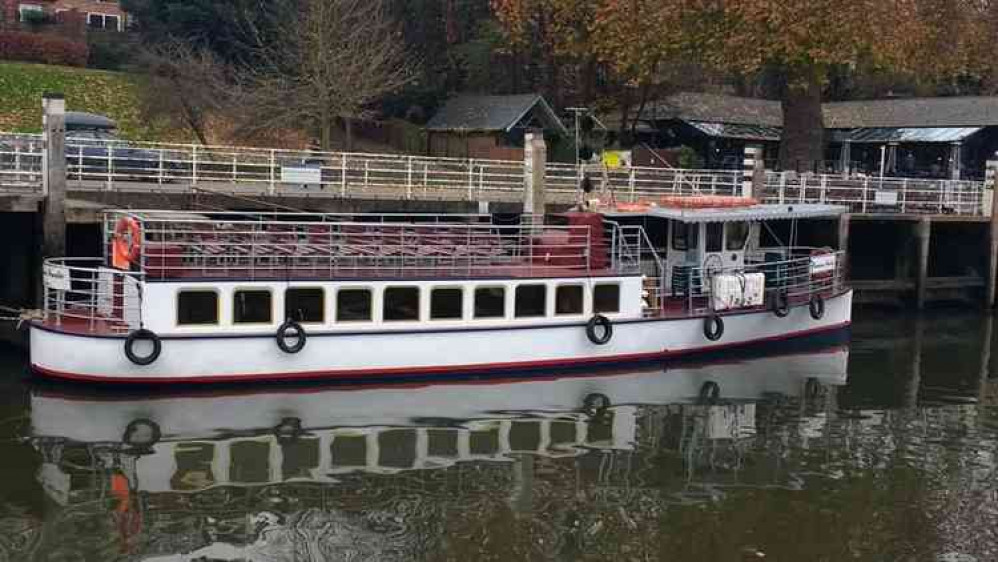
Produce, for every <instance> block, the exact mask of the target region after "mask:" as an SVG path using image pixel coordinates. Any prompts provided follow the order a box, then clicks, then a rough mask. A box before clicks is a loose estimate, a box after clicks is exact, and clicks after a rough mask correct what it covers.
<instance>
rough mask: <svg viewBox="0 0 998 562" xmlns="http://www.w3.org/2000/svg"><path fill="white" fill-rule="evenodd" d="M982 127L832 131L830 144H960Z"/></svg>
mask: <svg viewBox="0 0 998 562" xmlns="http://www.w3.org/2000/svg"><path fill="white" fill-rule="evenodd" d="M981 129H983V127H866V128H860V129H834V130H832V131H831V139H830V140H831V141H832V142H845V141H849V142H852V143H856V144H864V143H865V144H884V143H892V142H893V143H910V142H924V143H947V142H961V141H963V140H964V139H966V138H968V137H970V136H973V135H975V134H977V133H979V132H980V131H981Z"/></svg>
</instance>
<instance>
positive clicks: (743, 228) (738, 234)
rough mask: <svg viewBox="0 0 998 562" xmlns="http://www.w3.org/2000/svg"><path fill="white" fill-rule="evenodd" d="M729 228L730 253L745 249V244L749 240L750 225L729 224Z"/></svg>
mask: <svg viewBox="0 0 998 562" xmlns="http://www.w3.org/2000/svg"><path fill="white" fill-rule="evenodd" d="M725 228H727V229H728V230H727V241H726V246H727V249H728V251H731V252H735V251H738V250H743V249H745V242H746V241H747V240H748V235H749V223H747V222H729V223H728V226H727V227H725Z"/></svg>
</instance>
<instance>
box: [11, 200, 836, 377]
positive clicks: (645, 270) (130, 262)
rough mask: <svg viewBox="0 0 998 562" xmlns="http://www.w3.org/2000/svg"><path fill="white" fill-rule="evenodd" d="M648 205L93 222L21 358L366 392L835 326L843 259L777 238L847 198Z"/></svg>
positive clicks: (42, 370)
mask: <svg viewBox="0 0 998 562" xmlns="http://www.w3.org/2000/svg"><path fill="white" fill-rule="evenodd" d="M661 203H662V204H650V205H647V206H640V208H606V209H600V210H595V211H570V212H565V213H558V214H550V215H546V216H531V215H488V214H486V215H391V214H304V213H264V212H218V213H216V212H210V213H208V212H205V213H191V212H178V211H165V210H148V211H142V210H130V211H122V210H112V211H108V212H106V213H105V215H104V226H103V243H102V246H103V255H102V256H101V257H95V258H56V259H49V260H46V261H45V263H44V264H43V279H44V283H43V284H44V302H43V310H42V314H41V315H40V317H39V318H38V319H37V320H35V321H33V322H32V323H31V325H30V347H31V366H32V368H33V370H34V371H35V372H36V373H38V374H40V375H42V376H47V377H54V378H60V379H68V380H74V381H81V382H88V383H113V384H152V385H159V384H204V383H242V382H249V381H263V382H284V381H300V380H309V381H315V380H323V381H333V380H335V381H342V382H348V383H358V382H359V383H371V382H375V381H383V380H395V381H400V380H401V381H412V380H420V379H425V378H439V377H468V376H481V375H502V374H509V373H530V372H537V371H547V370H552V369H568V370H570V369H580V368H581V369H592V368H594V367H599V366H611V365H621V364H631V363H642V362H661V361H663V360H667V359H672V358H677V357H684V356H691V355H698V354H708V355H712V354H717V353H720V352H721V351H722V350H728V349H732V348H742V347H747V346H764V345H774V344H777V342H782V341H785V340H792V339H798V338H806V337H820V336H826V335H830V334H834V333H836V332H840V331H843V330H847V329H848V326H849V324H850V319H851V312H850V311H851V302H852V291H851V289H850V288H849V286H848V284H847V283H846V277H845V266H846V259H845V255H844V253H843V252H842V251H840V250H832V249H829V248H812V247H801V246H796V245H795V244H794V242H795V241H794V240H793V239H791V240H789V241H786V242H783V241H780V240H778V237H777V236H776V235H775V234H773V232H774V230H773V229H772V228H770V225H771V224H772V223H774V222H780V221H799V220H805V219H816V218H833V217H835V216H837V215H839V214H841V213H843V212H845V208H843V207H837V206H833V205H813V204H799V205H767V204H759V203H757V202H755V201H752V200H746V201H744V203H743V204H740V205H739V204H732V202H731V201H727V200H726V201H723V202H719V203H718V204H717V205H710V204H706V205H704V204H680V203H681V202H680V201H678V200H677V199H676V198H670V199H669V200H668V201H662V202H661ZM795 231H796V229H793V228H791V229H790V232H795ZM763 241H765V243H763Z"/></svg>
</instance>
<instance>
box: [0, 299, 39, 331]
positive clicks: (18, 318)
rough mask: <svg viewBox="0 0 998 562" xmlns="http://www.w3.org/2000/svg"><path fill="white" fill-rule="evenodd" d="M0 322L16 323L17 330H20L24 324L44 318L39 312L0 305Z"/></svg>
mask: <svg viewBox="0 0 998 562" xmlns="http://www.w3.org/2000/svg"><path fill="white" fill-rule="evenodd" d="M0 314H2V315H0V322H17V329H18V330H20V329H21V326H23V325H24V323H25V322H31V321H33V320H42V319H44V318H45V315H44V313H43V312H42V311H41V310H34V309H28V308H13V307H9V306H3V305H0Z"/></svg>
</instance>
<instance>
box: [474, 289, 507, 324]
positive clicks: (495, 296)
mask: <svg viewBox="0 0 998 562" xmlns="http://www.w3.org/2000/svg"><path fill="white" fill-rule="evenodd" d="M505 316H506V289H505V288H503V287H479V288H477V289H475V318H504V317H505Z"/></svg>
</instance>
